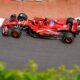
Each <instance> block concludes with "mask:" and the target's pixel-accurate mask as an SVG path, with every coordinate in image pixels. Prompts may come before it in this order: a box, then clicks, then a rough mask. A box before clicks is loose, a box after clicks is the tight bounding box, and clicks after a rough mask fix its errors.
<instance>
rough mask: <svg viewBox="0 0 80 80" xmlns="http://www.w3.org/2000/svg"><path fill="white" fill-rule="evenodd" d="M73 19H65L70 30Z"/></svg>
mask: <svg viewBox="0 0 80 80" xmlns="http://www.w3.org/2000/svg"><path fill="white" fill-rule="evenodd" d="M73 20H74V18H72V17H70V18H68V19H67V21H66V24H69V26H70V29H71V28H72V25H73Z"/></svg>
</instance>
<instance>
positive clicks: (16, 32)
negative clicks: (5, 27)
mask: <svg viewBox="0 0 80 80" xmlns="http://www.w3.org/2000/svg"><path fill="white" fill-rule="evenodd" d="M11 36H12V37H13V38H20V36H21V31H20V30H19V29H13V30H12V31H11Z"/></svg>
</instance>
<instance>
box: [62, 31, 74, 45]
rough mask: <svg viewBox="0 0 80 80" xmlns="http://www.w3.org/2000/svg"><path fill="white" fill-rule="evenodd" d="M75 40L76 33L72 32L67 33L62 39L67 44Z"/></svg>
mask: <svg viewBox="0 0 80 80" xmlns="http://www.w3.org/2000/svg"><path fill="white" fill-rule="evenodd" d="M73 40H74V35H73V34H72V33H70V32H67V33H65V35H64V36H63V38H62V41H63V42H64V43H67V44H71V43H72V42H73Z"/></svg>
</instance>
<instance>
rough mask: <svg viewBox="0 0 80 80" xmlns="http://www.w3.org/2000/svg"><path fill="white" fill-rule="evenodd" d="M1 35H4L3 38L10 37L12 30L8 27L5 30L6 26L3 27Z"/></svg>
mask: <svg viewBox="0 0 80 80" xmlns="http://www.w3.org/2000/svg"><path fill="white" fill-rule="evenodd" d="M1 34H2V36H10V29H9V28H8V27H7V26H6V27H5V28H4V26H2V27H1Z"/></svg>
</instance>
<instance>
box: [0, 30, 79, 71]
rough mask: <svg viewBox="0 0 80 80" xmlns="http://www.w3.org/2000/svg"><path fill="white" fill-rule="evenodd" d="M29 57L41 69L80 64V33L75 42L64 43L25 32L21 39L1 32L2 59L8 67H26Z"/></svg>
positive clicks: (0, 55) (0, 50) (0, 52)
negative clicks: (3, 34)
mask: <svg viewBox="0 0 80 80" xmlns="http://www.w3.org/2000/svg"><path fill="white" fill-rule="evenodd" d="M29 59H33V60H34V61H35V62H36V63H38V64H39V70H44V69H47V68H52V67H58V66H60V65H62V64H64V65H66V66H67V68H70V67H72V65H73V64H78V65H80V35H79V36H78V37H77V38H76V39H75V41H74V43H72V44H63V43H62V42H61V41H59V40H45V39H35V38H32V37H30V36H28V35H26V34H25V33H24V32H23V34H22V36H21V38H20V39H14V38H12V37H3V36H2V35H1V34H0V60H2V61H5V62H6V63H7V68H9V69H10V68H18V69H23V68H26V66H25V64H26V63H27V62H28V60H29Z"/></svg>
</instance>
